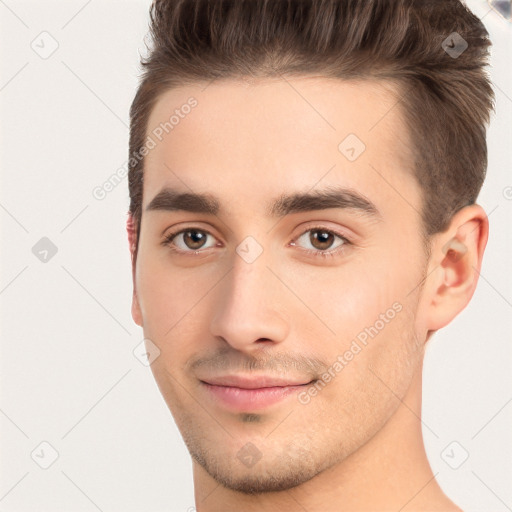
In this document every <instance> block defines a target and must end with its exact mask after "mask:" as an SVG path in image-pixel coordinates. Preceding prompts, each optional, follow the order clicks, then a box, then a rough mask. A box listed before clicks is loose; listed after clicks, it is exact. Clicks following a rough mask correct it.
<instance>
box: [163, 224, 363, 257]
mask: <svg viewBox="0 0 512 512" xmlns="http://www.w3.org/2000/svg"><path fill="white" fill-rule="evenodd" d="M187 231H199V232H201V233H207V234H208V235H210V236H212V237H214V235H213V234H212V233H210V232H209V231H208V230H207V229H202V228H196V227H193V226H192V227H188V228H185V229H182V230H180V231H175V232H173V233H169V234H168V235H167V236H166V237H165V239H164V241H163V242H162V245H165V246H169V247H170V248H171V250H172V251H173V252H175V253H177V254H180V255H184V256H196V255H198V254H199V253H200V252H202V250H198V251H183V250H181V249H177V248H176V247H171V243H172V241H173V240H174V238H175V237H177V236H178V235H180V234H182V233H186V232H187ZM309 231H321V232H325V233H329V234H331V235H335V236H337V237H338V238H341V240H342V241H343V244H342V245H340V246H339V247H337V248H336V249H332V250H330V251H320V250H318V249H301V251H303V252H305V253H306V254H310V255H312V256H313V257H317V258H333V257H336V256H338V255H339V254H340V253H341V252H342V251H343V250H344V248H345V247H346V246H347V245H353V243H352V242H351V241H350V240H349V239H348V238H347V237H345V236H343V235H342V234H341V233H338V232H337V231H333V230H331V229H327V228H324V227H323V226H314V227H309V228H308V229H306V230H305V231H303V232H302V233H301V234H300V235H299V236H298V237H297V239H299V238H300V237H301V236H303V235H305V234H306V233H307V232H309ZM214 238H215V237H214ZM292 243H293V244H294V245H295V241H292Z"/></svg>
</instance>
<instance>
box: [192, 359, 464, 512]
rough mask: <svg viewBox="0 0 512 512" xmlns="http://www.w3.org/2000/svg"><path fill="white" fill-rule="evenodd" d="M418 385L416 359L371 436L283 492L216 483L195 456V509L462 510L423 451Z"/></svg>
mask: <svg viewBox="0 0 512 512" xmlns="http://www.w3.org/2000/svg"><path fill="white" fill-rule="evenodd" d="M383 385H384V384H383ZM421 385H422V366H421V364H420V365H419V368H418V370H417V372H416V374H415V376H414V378H413V380H412V382H411V386H410V388H409V390H408V392H407V393H406V395H405V397H404V399H403V400H402V401H401V402H399V405H398V407H397V409H396V411H395V413H394V414H393V415H392V416H391V418H390V419H389V420H388V421H387V423H386V424H385V425H384V426H383V427H382V429H381V430H380V431H379V432H378V433H377V434H376V435H375V436H373V437H372V438H371V439H370V440H369V441H368V442H367V443H366V444H365V445H363V446H361V447H360V448H359V449H358V450H357V451H356V452H354V453H352V454H351V455H350V456H349V457H347V458H346V459H345V460H343V461H342V462H340V463H339V464H336V465H334V466H332V467H331V468H329V469H327V470H325V471H323V472H322V473H319V474H318V475H316V476H315V477H314V478H312V479H311V480H309V481H308V482H306V483H304V484H302V485H299V486H297V487H294V488H292V489H289V490H287V491H283V492H275V493H267V494H262V495H246V494H242V493H237V492H234V491H232V490H229V489H226V488H224V487H222V486H220V485H219V484H218V483H217V482H216V481H215V480H214V479H213V478H212V477H211V476H210V475H208V473H206V471H205V470H204V469H203V468H202V467H201V466H200V465H199V464H197V463H196V462H195V461H194V463H193V471H194V489H195V500H196V509H197V511H198V512H231V511H233V512H234V511H239V510H244V512H252V511H261V510H268V511H272V512H280V511H283V512H291V511H295V510H297V511H299V510H307V511H308V512H316V511H322V512H328V511H333V510H336V511H337V512H343V511H351V512H354V511H370V510H373V511H374V510H381V511H383V510H395V511H396V510H404V511H406V510H438V511H441V510H443V511H450V512H452V511H453V512H455V511H459V512H461V509H460V508H458V507H457V506H456V505H455V504H454V503H453V502H452V501H451V500H450V499H449V498H448V497H447V496H446V495H445V494H444V493H443V491H442V489H441V488H440V487H439V485H438V483H437V481H436V480H435V475H434V474H433V472H432V469H431V467H430V464H429V462H428V459H427V455H426V453H425V448H424V444H423V435H422V422H421ZM391 392H392V391H390V393H391ZM397 402H398V398H397ZM428 427H429V426H427V425H425V431H426V432H427V435H434V434H433V433H431V432H430V431H429V428H428ZM333 449H334V447H333Z"/></svg>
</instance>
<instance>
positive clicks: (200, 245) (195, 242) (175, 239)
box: [164, 228, 215, 252]
mask: <svg viewBox="0 0 512 512" xmlns="http://www.w3.org/2000/svg"><path fill="white" fill-rule="evenodd" d="M209 236H210V237H212V238H213V235H212V234H211V233H209V232H208V231H205V230H202V229H190V228H189V229H183V230H182V231H178V232H177V233H171V234H170V235H168V236H167V238H166V239H165V241H164V244H166V245H173V246H175V247H176V248H177V250H178V251H181V252H193V251H199V250H201V249H205V248H206V249H208V248H209V247H213V246H214V245H215V242H214V243H213V244H212V245H210V246H206V245H205V244H206V240H207V238H208V237H209Z"/></svg>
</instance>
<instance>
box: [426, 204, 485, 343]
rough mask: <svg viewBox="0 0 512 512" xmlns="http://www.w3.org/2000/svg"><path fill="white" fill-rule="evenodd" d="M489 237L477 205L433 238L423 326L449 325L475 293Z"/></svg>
mask: <svg viewBox="0 0 512 512" xmlns="http://www.w3.org/2000/svg"><path fill="white" fill-rule="evenodd" d="M488 235H489V220H488V218H487V215H486V213H485V211H484V210H483V208H482V207H481V206H479V205H477V204H472V205H469V206H466V207H464V208H462V209H461V210H459V211H458V212H457V213H456V214H455V215H454V216H453V218H452V221H451V223H450V226H449V227H448V229H447V230H446V231H445V232H443V233H440V234H438V235H436V237H435V238H434V239H433V243H432V253H431V261H430V265H429V270H428V274H427V275H428V277H427V282H426V287H425V295H424V297H423V299H422V300H425V301H426V302H424V308H425V326H426V328H427V329H428V331H429V332H428V336H427V341H428V339H429V338H430V336H431V334H432V333H431V332H430V331H436V330H437V329H440V328H442V327H444V326H446V325H447V324H449V323H450V322H451V321H452V320H453V319H454V318H455V317H456V316H457V315H458V314H459V313H460V312H461V311H462V310H463V309H464V308H465V307H466V306H467V305H468V303H469V301H470V300H471V297H472V296H473V293H474V292H475V289H476V285H477V282H478V277H479V276H480V268H481V265H482V259H483V254H484V250H485V246H486V244H487V239H488Z"/></svg>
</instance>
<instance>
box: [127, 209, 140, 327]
mask: <svg viewBox="0 0 512 512" xmlns="http://www.w3.org/2000/svg"><path fill="white" fill-rule="evenodd" d="M126 232H127V233H128V247H129V249H130V255H131V260H132V283H133V294H132V318H133V321H134V322H135V323H136V324H137V325H138V326H140V327H142V311H141V308H140V304H139V298H138V297H137V290H136V285H135V282H136V281H135V267H136V260H137V258H136V252H135V251H136V247H137V231H136V228H135V220H134V218H133V215H132V214H131V213H130V212H128V219H127V220H126Z"/></svg>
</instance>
